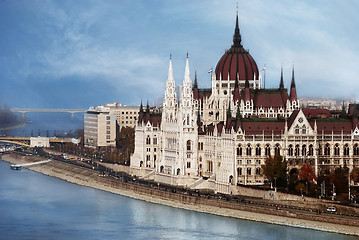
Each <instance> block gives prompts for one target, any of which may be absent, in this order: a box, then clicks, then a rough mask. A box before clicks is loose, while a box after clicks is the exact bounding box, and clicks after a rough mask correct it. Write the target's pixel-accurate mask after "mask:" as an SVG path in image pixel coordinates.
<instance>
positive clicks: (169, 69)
mask: <svg viewBox="0 0 359 240" xmlns="http://www.w3.org/2000/svg"><path fill="white" fill-rule="evenodd" d="M167 81H169V82H172V81H174V77H173V70H172V57H171V55H170V63H169V66H168V80H167Z"/></svg>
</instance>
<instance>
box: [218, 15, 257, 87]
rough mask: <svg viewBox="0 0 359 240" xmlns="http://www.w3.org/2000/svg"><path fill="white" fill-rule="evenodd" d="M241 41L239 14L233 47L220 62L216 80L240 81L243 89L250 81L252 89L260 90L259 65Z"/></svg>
mask: <svg viewBox="0 0 359 240" xmlns="http://www.w3.org/2000/svg"><path fill="white" fill-rule="evenodd" d="M241 40H242V39H241V34H240V32H239V26H238V14H237V17H236V28H235V30H234V35H233V45H232V46H231V48H230V49H229V50H227V51H226V52H225V54H224V55H223V56H222V58H221V59H220V60H219V61H218V63H217V66H216V70H215V73H216V79H217V80H229V81H231V82H233V83H234V82H235V81H236V80H238V81H239V84H240V86H241V87H243V86H244V83H245V81H246V80H248V81H249V83H250V86H251V87H252V88H260V81H258V80H259V72H258V67H257V64H256V62H255V61H254V59H253V58H252V56H251V55H250V54H249V52H248V51H247V50H245V49H244V48H243V46H242V44H241ZM228 78H229V79H228Z"/></svg>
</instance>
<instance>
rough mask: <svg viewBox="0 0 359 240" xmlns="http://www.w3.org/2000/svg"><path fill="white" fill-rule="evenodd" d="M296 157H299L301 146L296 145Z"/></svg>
mask: <svg viewBox="0 0 359 240" xmlns="http://www.w3.org/2000/svg"><path fill="white" fill-rule="evenodd" d="M295 156H297V157H298V156H299V145H298V144H297V145H295Z"/></svg>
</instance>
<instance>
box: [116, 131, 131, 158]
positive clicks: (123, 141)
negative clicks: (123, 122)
mask: <svg viewBox="0 0 359 240" xmlns="http://www.w3.org/2000/svg"><path fill="white" fill-rule="evenodd" d="M116 143H117V148H119V149H120V151H121V153H122V154H120V160H121V161H122V162H126V161H127V163H128V160H129V158H130V155H131V154H132V153H133V152H134V150H135V129H134V128H131V127H123V128H122V129H121V131H119V132H118V133H117V138H116Z"/></svg>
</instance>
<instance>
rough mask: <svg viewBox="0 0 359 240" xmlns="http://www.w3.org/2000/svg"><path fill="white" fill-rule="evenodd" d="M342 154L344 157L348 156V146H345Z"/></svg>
mask: <svg viewBox="0 0 359 240" xmlns="http://www.w3.org/2000/svg"><path fill="white" fill-rule="evenodd" d="M343 154H344V156H349V146H348V144H345V146H344V151H343Z"/></svg>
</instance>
